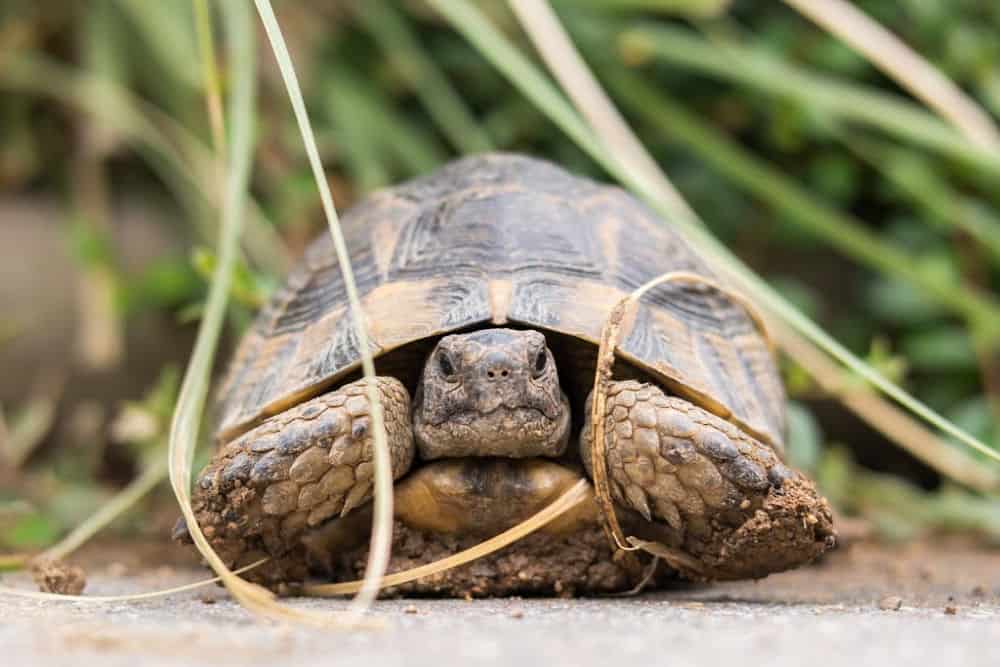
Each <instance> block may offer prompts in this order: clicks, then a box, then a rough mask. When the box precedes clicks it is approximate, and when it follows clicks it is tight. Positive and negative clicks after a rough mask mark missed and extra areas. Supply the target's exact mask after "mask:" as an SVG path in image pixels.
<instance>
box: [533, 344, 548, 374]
mask: <svg viewBox="0 0 1000 667" xmlns="http://www.w3.org/2000/svg"><path fill="white" fill-rule="evenodd" d="M548 362H549V355H547V354H545V348H542V350H541V351H540V352H539V353H538V356H537V357H535V374H536V375H540V374H541V373H542V371H544V370H545V365H546V364H547V363H548Z"/></svg>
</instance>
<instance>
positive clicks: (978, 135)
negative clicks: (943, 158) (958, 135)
mask: <svg viewBox="0 0 1000 667" xmlns="http://www.w3.org/2000/svg"><path fill="white" fill-rule="evenodd" d="M785 4H787V5H790V6H792V7H794V8H795V9H797V10H798V11H799V13H800V14H802V15H803V16H805V17H807V18H809V19H810V20H811V21H813V22H814V23H816V24H817V25H819V26H822V27H823V28H824V29H825V30H826V31H827V32H829V33H830V34H832V35H836V36H837V37H838V38H839V39H840V40H841V41H843V42H844V43H845V44H847V45H848V46H850V47H851V48H852V49H854V50H855V51H857V52H858V53H861V54H863V55H864V56H865V57H866V58H867V59H868V61H869V62H870V63H872V64H873V65H875V67H877V68H879V69H880V70H882V72H883V73H884V74H885V75H886V76H888V77H890V78H892V79H894V80H895V81H896V83H898V84H899V85H900V86H901V87H903V88H905V89H907V90H909V91H910V93H911V94H912V95H913V96H914V97H916V98H918V99H920V100H922V101H923V103H924V104H926V105H927V106H928V107H930V108H931V109H934V110H935V111H937V113H938V115H939V116H941V117H942V118H946V119H948V121H949V122H950V123H951V124H952V125H954V126H955V127H957V128H958V129H959V130H961V131H962V134H963V135H965V137H966V138H968V139H969V141H971V142H973V143H974V144H976V145H978V146H982V147H983V148H985V149H987V150H989V151H993V152H996V151H1000V131H998V130H997V127H996V125H995V124H994V123H993V119H992V118H990V115H989V114H988V113H986V111H984V110H983V109H982V108H981V107H980V106H979V105H978V104H976V103H975V102H974V101H973V100H972V98H970V97H968V96H967V95H966V94H965V93H964V92H962V89H961V88H959V87H958V86H957V85H955V83H954V82H953V81H952V80H951V79H949V78H948V77H946V76H945V75H944V74H942V73H941V71H940V70H939V69H938V68H937V67H935V66H934V65H932V64H931V63H930V62H928V61H927V60H926V59H924V58H922V57H921V56H920V54H919V53H917V52H916V51H914V50H913V49H911V48H910V47H908V46H907V45H906V44H905V43H904V42H903V41H902V40H901V39H899V38H898V37H897V36H896V35H895V34H894V33H892V32H890V31H889V30H888V29H887V28H886V27H885V26H883V25H882V24H881V23H879V22H878V21H875V20H873V19H871V18H869V16H868V15H867V14H866V13H864V11H862V10H861V9H860V8H858V7H856V6H854V5H853V4H851V3H849V2H846V0H825V1H824V2H814V1H812V0H785Z"/></svg>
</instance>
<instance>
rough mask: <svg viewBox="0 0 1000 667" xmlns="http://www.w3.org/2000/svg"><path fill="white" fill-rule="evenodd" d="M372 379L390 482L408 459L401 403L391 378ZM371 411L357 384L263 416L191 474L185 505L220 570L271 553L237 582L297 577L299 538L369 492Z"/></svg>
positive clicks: (400, 390)
mask: <svg viewBox="0 0 1000 667" xmlns="http://www.w3.org/2000/svg"><path fill="white" fill-rule="evenodd" d="M376 380H377V382H378V389H379V395H380V396H381V399H382V405H383V409H384V415H385V427H386V435H387V437H388V444H389V451H390V452H391V458H392V474H393V478H394V479H397V478H399V477H400V476H401V475H403V474H404V473H406V471H407V470H409V468H410V464H411V463H412V462H413V455H414V445H413V428H412V426H411V423H410V397H409V395H408V394H407V391H406V389H405V388H404V387H403V385H402V384H401V383H400V382H399V381H398V380H396V379H395V378H391V377H378V378H376ZM370 412H371V411H370V405H369V402H368V397H367V394H366V391H365V384H364V381H363V380H359V381H357V382H352V383H351V384H348V385H345V386H343V387H341V388H339V389H337V390H336V391H333V392H330V393H328V394H324V395H322V396H318V397H316V398H314V399H312V400H310V401H306V402H305V403H302V404H301V405H298V406H296V407H294V408H292V409H290V410H288V411H286V412H283V413H281V414H279V415H275V416H274V417H271V418H270V419H268V420H267V421H265V422H263V423H262V424H260V425H259V426H257V427H256V428H254V429H253V430H251V431H248V432H247V433H245V434H244V435H242V436H240V437H239V438H238V439H236V440H234V441H233V442H230V443H229V444H227V445H225V446H224V447H223V448H222V449H220V450H219V452H217V453H216V455H215V457H214V458H213V459H212V461H211V463H209V464H208V466H206V467H205V469H204V470H203V471H202V473H201V475H200V476H199V477H198V481H197V483H196V485H195V488H194V492H193V494H192V504H193V507H194V512H195V516H196V517H197V519H198V524H199V525H200V526H201V528H202V530H203V531H204V533H205V535H206V537H208V539H209V542H210V543H211V544H212V546H213V548H215V550H216V551H217V552H218V554H219V555H220V556H221V557H222V559H223V561H225V562H226V564H227V565H229V566H230V567H234V568H235V567H240V566H243V565H247V564H249V563H252V562H254V561H255V560H258V559H260V558H262V557H264V556H270V557H271V561H269V562H268V563H267V564H266V565H263V566H261V567H259V568H257V569H255V570H253V571H251V572H248V573H247V575H246V576H247V577H248V578H250V579H252V580H256V581H260V582H263V583H267V584H271V585H274V584H280V583H284V582H289V581H301V580H303V579H304V578H305V577H306V575H307V574H308V564H307V559H306V553H305V551H306V550H305V548H304V547H303V545H302V540H301V538H302V537H303V536H304V535H305V534H306V533H308V532H309V531H310V530H311V529H314V528H316V527H317V526H319V525H320V524H322V523H323V522H325V521H327V520H328V519H330V518H331V517H336V516H338V515H339V516H343V515H345V514H347V513H348V512H350V511H351V510H352V509H354V508H356V507H358V506H359V505H361V504H363V503H364V502H366V501H367V500H368V499H369V498H370V497H371V495H372V483H373V477H374V463H373V451H372V449H373V437H372V433H371V431H372V429H371V421H370ZM179 532H183V531H179Z"/></svg>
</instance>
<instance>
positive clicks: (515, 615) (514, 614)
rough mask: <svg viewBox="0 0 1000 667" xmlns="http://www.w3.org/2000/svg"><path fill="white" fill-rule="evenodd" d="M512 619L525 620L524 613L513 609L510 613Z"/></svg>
mask: <svg viewBox="0 0 1000 667" xmlns="http://www.w3.org/2000/svg"><path fill="white" fill-rule="evenodd" d="M510 617H511V618H524V612H523V611H521V610H520V609H513V610H511V612H510Z"/></svg>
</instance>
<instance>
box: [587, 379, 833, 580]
mask: <svg viewBox="0 0 1000 667" xmlns="http://www.w3.org/2000/svg"><path fill="white" fill-rule="evenodd" d="M591 400H592V397H591V398H589V399H588V400H587V419H586V425H585V427H584V429H583V432H582V433H581V436H580V445H581V454H582V456H583V459H584V465H585V466H586V468H587V471H588V472H591V471H592V468H591V461H590V455H591V450H590V446H591V438H592V430H593V429H592V424H591V423H590V409H591V405H592V404H591ZM605 415H606V416H605V443H606V447H607V450H606V452H607V455H606V458H607V466H608V478H609V485H610V487H611V494H612V499H613V500H614V501H615V502H616V503H618V504H620V505H622V506H624V507H627V508H630V509H633V510H635V511H637V512H639V513H640V514H641V515H642V516H643V517H645V519H646V520H647V521H651V522H653V524H655V525H654V526H650V527H651V528H653V529H654V530H655V535H656V538H657V540H658V541H660V542H662V543H665V544H666V546H668V547H670V548H671V549H673V550H679V551H681V552H683V553H685V554H687V555H688V556H691V557H693V558H694V560H695V561H696V562H697V563H698V565H699V567H698V569H697V570H694V569H691V568H686V567H684V566H683V565H680V566H678V565H677V564H676V563H674V564H673V565H674V566H675V567H677V568H678V569H680V570H681V571H682V572H681V573H682V574H684V575H685V576H687V577H690V578H693V579H702V580H705V579H743V578H755V579H756V578H760V577H764V576H766V575H768V574H771V573H773V572H780V571H781V570H786V569H789V568H793V567H796V566H798V565H802V564H804V563H807V562H809V561H811V560H813V559H814V558H816V557H817V556H818V555H820V554H821V553H823V552H824V551H825V550H826V549H828V548H830V547H832V546H833V545H834V543H835V533H834V531H833V527H832V520H831V515H830V508H829V506H828V504H827V502H826V500H825V499H824V498H823V497H821V496H820V495H819V494H818V493H817V492H816V489H815V488H814V487H813V485H812V483H811V482H810V481H809V480H808V479H806V478H805V477H804V476H803V475H802V474H801V473H798V472H795V471H793V470H791V469H790V468H788V467H787V466H785V465H784V464H783V463H782V462H781V461H780V460H779V459H778V457H777V456H776V455H775V453H774V451H773V450H772V449H771V447H768V446H766V445H764V444H762V443H761V442H759V441H757V440H755V439H754V438H752V437H750V436H748V435H746V434H745V433H743V432H742V431H740V430H739V429H738V428H736V427H735V426H733V425H732V424H730V423H729V422H727V421H725V420H723V419H720V418H719V417H717V416H715V415H713V414H710V413H709V412H706V411H705V410H703V409H701V408H699V407H697V406H695V405H693V404H691V403H690V402H688V401H686V400H684V399H681V398H677V397H673V396H667V395H665V394H664V393H663V390H661V389H660V388H659V387H657V386H655V385H651V384H644V383H639V382H635V381H631V380H630V381H623V382H614V383H612V385H611V388H610V391H609V392H608V400H607V410H606V413H605Z"/></svg>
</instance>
